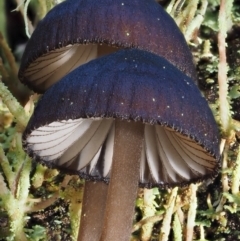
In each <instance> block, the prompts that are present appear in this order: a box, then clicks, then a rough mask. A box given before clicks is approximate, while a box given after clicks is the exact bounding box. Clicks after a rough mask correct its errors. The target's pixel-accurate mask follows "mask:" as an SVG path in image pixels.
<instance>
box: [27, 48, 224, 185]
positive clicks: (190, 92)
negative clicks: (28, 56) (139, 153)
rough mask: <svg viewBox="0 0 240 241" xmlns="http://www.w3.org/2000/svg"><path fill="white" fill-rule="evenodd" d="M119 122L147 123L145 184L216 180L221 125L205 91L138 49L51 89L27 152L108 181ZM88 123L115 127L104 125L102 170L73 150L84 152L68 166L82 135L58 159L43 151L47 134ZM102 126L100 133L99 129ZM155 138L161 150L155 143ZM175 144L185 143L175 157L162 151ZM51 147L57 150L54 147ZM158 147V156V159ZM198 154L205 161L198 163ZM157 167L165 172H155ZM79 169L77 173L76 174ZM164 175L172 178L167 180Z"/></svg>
mask: <svg viewBox="0 0 240 241" xmlns="http://www.w3.org/2000/svg"><path fill="white" fill-rule="evenodd" d="M116 118H118V119H122V120H128V121H130V122H131V121H135V122H136V121H141V122H143V123H145V126H146V127H145V142H146V143H145V147H146V148H145V149H146V150H145V153H143V163H142V167H143V169H144V170H142V171H141V179H140V181H139V182H140V183H141V184H142V185H145V186H161V185H176V184H179V183H188V182H191V181H196V180H200V179H202V178H203V177H210V176H214V175H215V174H216V172H217V171H218V168H219V159H220V153H219V132H218V127H217V125H216V122H215V120H214V117H213V114H212V112H211V110H210V108H209V107H208V104H207V101H206V100H205V99H204V97H203V96H202V95H201V93H200V91H199V89H198V87H197V85H196V84H195V83H194V81H193V80H191V79H190V78H189V77H187V76H186V75H185V74H183V73H182V72H181V71H180V70H178V69H177V68H176V67H174V66H173V65H172V64H170V63H169V62H168V61H166V59H165V58H163V57H160V56H157V55H155V54H151V53H149V52H146V51H142V50H136V49H125V50H119V51H118V52H116V53H113V54H111V55H108V56H104V57H101V58H99V59H97V60H93V61H90V62H89V63H87V64H85V65H82V66H80V67H78V68H77V69H75V70H74V71H72V72H71V73H69V74H68V75H67V76H65V77H64V78H63V79H62V80H60V81H59V82H57V83H56V84H55V85H53V86H52V87H51V88H50V89H48V90H47V91H46V93H45V94H44V95H43V96H42V98H41V99H40V101H39V103H38V105H37V107H36V109H35V111H34V114H33V116H32V118H31V119H30V122H29V124H28V126H27V128H26V131H25V133H24V135H23V140H24V146H25V148H26V150H27V152H28V153H30V154H31V155H32V156H34V157H36V158H37V159H39V160H41V161H42V162H44V163H45V164H47V165H49V166H55V167H56V166H57V167H59V168H61V167H62V164H63V166H65V167H68V168H69V169H70V171H73V172H77V173H79V174H80V175H82V176H87V177H89V178H93V179H104V180H108V179H109V175H110V174H109V173H107V174H106V172H105V175H104V174H103V172H104V171H102V169H103V166H104V164H103V162H104V159H106V155H105V154H104V153H106V152H107V151H106V149H109V148H110V147H108V146H107V144H106V143H110V141H109V139H111V138H112V137H111V135H114V134H109V133H110V132H113V133H114V130H113V129H114V119H116ZM86 120H88V121H90V122H91V123H90V124H89V126H90V125H92V123H97V122H99V126H100V125H102V124H103V123H105V124H106V122H104V121H105V120H106V121H107V122H108V124H106V125H107V126H102V127H101V128H102V129H104V128H105V129H104V130H105V132H104V133H102V134H99V136H101V137H102V140H101V141H100V142H101V143H100V144H99V146H98V148H96V152H95V154H96V153H98V156H96V155H97V154H96V155H95V154H94V155H93V157H92V159H94V158H95V159H96V160H95V162H96V163H99V164H96V163H95V164H94V165H92V166H94V167H91V168H90V167H89V165H90V164H89V163H87V164H84V165H82V166H81V165H80V166H81V168H80V167H79V165H78V163H79V162H81V155H83V154H81V150H80V151H79V152H78V151H76V150H75V149H74V148H73V149H72V150H71V152H72V153H73V152H76V155H72V154H70V153H68V155H67V156H71V158H70V159H69V160H70V162H69V163H68V161H69V160H61V158H62V156H64V155H65V154H64V153H65V152H67V148H71V147H70V146H71V145H74V144H75V143H76V142H77V141H76V140H77V139H78V138H81V137H76V140H75V139H74V140H73V141H72V142H71V141H68V143H69V146H68V147H67V148H65V149H64V151H63V150H60V151H59V150H58V151H57V152H59V154H57V153H55V152H54V154H53V153H51V151H50V150H49V153H51V154H49V153H48V154H46V153H45V152H44V147H42V148H41V145H43V144H42V142H44V139H41V136H42V135H45V134H46V133H47V134H48V135H50V134H51V133H52V134H54V133H55V132H56V133H57V132H58V131H60V132H61V131H62V130H63V129H64V133H65V134H66V133H67V132H65V131H66V130H65V127H64V125H65V124H66V123H67V124H70V125H69V126H68V127H69V128H70V127H71V126H72V125H75V124H74V123H78V124H79V125H82V123H83V122H84V121H86ZM100 122H101V123H100ZM59 123H60V124H59ZM58 126H60V127H58ZM54 128H55V129H54ZM66 128H67V127H66ZM76 128H77V127H76ZM99 128H100V127H96V130H97V129H99ZM101 128H100V129H101ZM80 129H81V128H80ZM86 129H88V127H87V128H86ZM76 130H77V129H74V131H73V133H76V132H77V131H76ZM88 130H89V129H88ZM60 132H59V133H60ZM96 133H97V132H96ZM152 135H153V136H154V137H153V136H152ZM60 136H61V135H60ZM91 136H94V134H91ZM103 136H105V137H104V138H103ZM38 138H39V139H38ZM61 138H62V136H61ZM89 138H90V137H89ZM51 139H52V140H53V139H54V141H56V140H55V139H56V138H50V139H49V141H50V142H51ZM63 139H64V138H63ZM90 139H91V138H90ZM155 139H156V142H157V144H153V143H154V141H153V140H155ZM66 140H67V139H66ZM66 140H63V141H61V143H63V142H64V141H66ZM66 142H67V141H66ZM162 142H163V143H162ZM71 143H72V144H71ZM149 143H152V144H149ZM166 143H167V144H166ZM174 143H175V144H176V145H177V147H174V151H172V150H171V151H169V153H165V154H164V153H163V154H161V153H160V152H161V151H160V150H159V148H160V146H162V147H164V145H169V146H170V145H172V146H174V145H175V144H174ZM48 144H49V143H48ZM55 144H56V143H55ZM38 145H39V146H38ZM78 145H79V144H78ZM86 145H87V144H86ZM50 146H51V144H50ZM52 146H54V145H52ZM154 146H156V147H154ZM45 147H46V146H45ZM46 148H47V149H49V148H50V147H49V145H48V146H47V147H46ZM75 148H77V145H75ZM83 148H84V147H83ZM100 148H101V151H100ZM154 148H155V149H154ZM166 148H169V147H166ZM151 149H153V150H152V151H153V152H154V153H155V154H154V155H153V154H152V153H150V150H151ZM91 150H92V149H91ZM195 151H196V152H195ZM172 153H175V154H172ZM51 155H52V157H51ZM83 156H84V155H83ZM194 156H196V157H197V158H196V160H194V161H192V159H193V158H194ZM90 159H91V158H90ZM92 159H91V160H92ZM174 159H179V162H178V161H177V160H174ZM59 160H60V161H59ZM101 160H103V161H101ZM144 160H145V161H144ZM166 160H168V161H166ZM175 162H177V164H176V166H175ZM192 162H193V163H192ZM159 163H161V165H160V164H159ZM169 163H170V164H169ZM179 163H181V164H179ZM169 165H170V166H169ZM179 165H180V166H184V168H183V170H182V171H180V174H179V173H177V168H178V166H179ZM205 165H206V167H205ZM154 166H156V167H157V169H158V170H157V171H153V167H154ZM75 167H77V168H76V169H74V168H75ZM200 169H201V170H200ZM163 170H164V172H167V173H170V174H169V175H167V176H166V173H164V172H163Z"/></svg>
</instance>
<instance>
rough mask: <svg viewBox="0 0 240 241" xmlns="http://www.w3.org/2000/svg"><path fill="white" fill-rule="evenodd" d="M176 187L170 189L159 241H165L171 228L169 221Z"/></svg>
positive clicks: (175, 195) (176, 190)
mask: <svg viewBox="0 0 240 241" xmlns="http://www.w3.org/2000/svg"><path fill="white" fill-rule="evenodd" d="M177 192H178V187H175V188H174V189H172V192H171V196H170V198H169V201H168V205H167V209H166V213H165V217H164V219H163V224H162V227H161V231H160V236H159V241H167V240H168V236H169V233H170V228H171V225H170V223H171V219H172V215H173V210H174V205H175V200H176V197H177Z"/></svg>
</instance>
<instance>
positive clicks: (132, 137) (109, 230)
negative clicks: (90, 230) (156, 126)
mask: <svg viewBox="0 0 240 241" xmlns="http://www.w3.org/2000/svg"><path fill="white" fill-rule="evenodd" d="M143 135H144V124H143V123H140V122H127V121H122V120H116V125H115V140H114V154H113V164H112V170H111V179H110V184H109V188H108V195H107V202H106V211H105V216H104V220H103V232H102V236H101V239H100V240H101V241H113V240H122V241H129V239H130V235H131V229H132V222H133V216H134V207H135V200H136V196H137V190H138V182H139V173H140V171H139V169H140V159H141V150H142V146H143Z"/></svg>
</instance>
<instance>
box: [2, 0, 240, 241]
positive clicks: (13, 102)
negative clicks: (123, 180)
mask: <svg viewBox="0 0 240 241" xmlns="http://www.w3.org/2000/svg"><path fill="white" fill-rule="evenodd" d="M6 2H8V3H10V2H11V4H10V9H9V8H8V9H7V10H5V6H4V3H6ZM21 2H22V3H23V2H24V1H20V0H19V1H17V0H16V1H14V0H13V1H10V0H6V1H3V0H1V1H0V240H6V241H10V240H16V241H18V240H19V241H24V240H33V241H35V240H36V241H41V240H76V237H77V232H78V225H79V216H80V212H81V199H82V190H83V185H84V183H83V181H82V180H80V179H79V178H78V177H77V176H68V175H64V174H62V173H59V172H58V171H57V170H50V169H47V168H46V167H44V166H42V165H40V164H37V163H35V162H34V161H32V160H31V159H30V158H29V157H28V156H27V155H26V154H25V153H24V151H23V150H22V143H21V135H22V132H23V130H24V128H25V126H26V124H27V121H28V119H29V117H30V115H31V113H32V111H33V109H34V105H35V102H36V101H37V99H38V96H37V95H36V94H33V93H32V92H31V91H29V90H28V89H27V88H26V87H25V86H23V85H21V84H20V83H19V81H18V78H17V71H18V65H19V61H20V55H21V52H22V48H21V46H22V45H23V46H24V44H25V43H26V42H27V39H28V38H27V35H26V32H25V23H27V26H28V27H27V31H28V32H29V33H30V34H31V31H32V30H33V28H34V26H36V24H37V22H38V21H39V19H41V18H42V17H44V15H45V14H46V13H47V12H48V11H49V9H51V8H52V7H53V6H54V4H57V3H58V2H59V1H53V0H52V1H51V0H38V1H37V0H32V1H31V4H30V5H29V7H28V17H26V16H25V20H24V17H23V12H24V4H21V5H19V7H18V8H17V5H16V3H18V4H20V3H21ZM28 2H29V1H25V3H26V4H27V3H28ZM158 2H159V3H160V4H163V5H164V7H165V8H166V9H167V11H168V12H169V13H170V14H171V15H172V16H173V17H174V19H175V20H176V22H177V23H178V25H179V27H180V29H181V30H182V31H183V33H184V35H185V36H186V39H187V41H188V43H189V46H190V48H191V50H192V53H193V56H194V59H195V62H196V66H197V70H198V74H199V87H200V89H201V90H202V92H203V94H204V95H205V97H206V98H207V100H208V101H209V104H210V106H211V108H212V110H213V113H214V115H215V117H216V120H217V122H218V124H219V128H220V130H221V133H222V137H223V142H222V143H223V147H222V151H223V168H222V172H221V173H220V174H219V176H218V177H217V178H216V179H215V180H214V181H213V182H210V183H209V182H203V183H199V184H192V185H190V186H189V187H185V188H174V189H172V190H170V189H169V190H159V189H157V188H154V189H150V190H147V189H140V190H139V194H138V198H137V201H136V215H135V223H134V226H133V236H132V241H133V240H144V241H145V240H161V241H164V240H176V241H178V240H179V241H180V240H187V241H190V240H199V241H200V240H201V241H204V240H239V239H240V222H239V220H240V192H239V183H240V181H239V178H240V152H239V141H240V124H239V121H240V87H239V86H240V85H239V81H240V66H239V65H240V40H239V39H240V38H239V37H240V36H239V35H240V34H239V33H240V7H239V4H238V1H237V0H235V1H228V5H227V8H228V9H224V11H225V14H226V15H225V16H227V17H226V18H225V20H224V19H223V20H221V19H220V20H219V9H220V0H199V1H196V0H186V1H179V0H178V1H177V0H176V1H170V0H164V1H163V0H161V1H158ZM14 4H15V5H14ZM16 8H17V10H19V11H15V12H11V11H10V10H14V9H16ZM26 8H27V5H26ZM190 13H191V14H190ZM12 14H14V17H13V15H12ZM19 19H20V20H21V21H19ZM11 21H13V22H11ZM14 21H16V22H17V23H16V22H14ZM15 24H18V25H15ZM219 24H220V26H221V28H220V29H219V27H218V26H219ZM9 26H10V27H9ZM13 26H15V27H13ZM16 26H17V27H16ZM18 28H19V29H18ZM225 29H226V31H227V33H228V34H227V37H226V39H225V32H224V31H225ZM16 31H17V36H19V38H18V37H17V36H16V33H12V32H16ZM221 31H223V32H222V34H223V36H224V37H222V40H224V41H226V45H227V52H226V54H227V61H228V62H227V63H224V62H221V54H222V53H219V50H218V46H219V33H220V32H221ZM11 36H12V37H11ZM13 36H14V37H13ZM12 38H16V39H14V40H15V41H12V40H13V39H12ZM221 64H222V65H221ZM219 66H224V67H221V68H224V70H226V74H227V75H226V79H225V82H224V83H223V84H219V82H218V81H219V78H221V77H224V76H220V77H219V76H218V73H219ZM221 85H225V86H226V87H227V90H228V91H227V92H226V91H225V92H221V87H222V86H221ZM219 91H220V92H219ZM219 93H222V94H221V97H223V98H224V99H223V100H220V98H219ZM221 101H222V102H221ZM226 110H227V113H228V116H229V118H227V121H226V122H227V123H226V126H225V127H224V126H223V122H224V121H225V120H226V116H222V114H221V113H222V112H223V111H226Z"/></svg>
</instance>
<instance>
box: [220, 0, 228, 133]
mask: <svg viewBox="0 0 240 241" xmlns="http://www.w3.org/2000/svg"><path fill="white" fill-rule="evenodd" d="M230 2H231V0H228V3H227V1H226V0H221V1H220V10H219V19H218V25H219V33H218V51H219V65H218V83H219V102H220V107H219V109H220V110H219V112H220V120H221V126H222V131H223V133H224V134H225V135H228V133H229V130H230V125H231V114H230V103H229V96H228V80H227V68H228V67H227V58H226V41H225V38H226V36H227V17H228V14H227V11H228V10H229V9H228V8H227V7H226V5H227V4H230Z"/></svg>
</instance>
